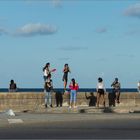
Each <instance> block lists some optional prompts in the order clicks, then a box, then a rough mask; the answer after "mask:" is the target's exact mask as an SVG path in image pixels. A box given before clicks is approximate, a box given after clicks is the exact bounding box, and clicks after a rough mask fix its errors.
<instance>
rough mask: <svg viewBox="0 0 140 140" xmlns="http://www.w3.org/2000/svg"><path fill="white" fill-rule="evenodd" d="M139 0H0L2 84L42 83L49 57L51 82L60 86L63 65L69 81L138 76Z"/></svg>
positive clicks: (90, 84) (127, 82)
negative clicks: (67, 69) (67, 68)
mask: <svg viewBox="0 0 140 140" xmlns="http://www.w3.org/2000/svg"><path fill="white" fill-rule="evenodd" d="M139 45H140V1H138V0H137V1H135V0H112V1H111V0H1V1H0V65H1V66H0V88H7V87H8V85H9V81H10V80H11V79H14V80H15V82H16V83H17V86H18V87H19V88H42V87H43V82H44V81H43V71H42V68H43V67H44V65H45V64H46V63H47V62H50V64H51V68H56V69H57V71H56V72H55V73H53V74H52V79H53V85H54V87H55V88H62V87H63V81H62V75H63V72H62V71H63V67H64V64H65V63H68V64H69V67H70V69H71V73H70V74H69V81H68V83H69V82H70V79H71V78H75V79H76V81H77V82H78V83H79V86H80V88H95V87H96V84H97V79H98V77H102V78H103V80H104V83H105V86H106V87H107V88H110V85H111V83H112V82H113V80H114V78H115V77H118V78H119V81H120V82H121V86H122V88H136V87H137V82H138V81H139V80H140V61H139V60H140V55H139V53H140V46H139Z"/></svg>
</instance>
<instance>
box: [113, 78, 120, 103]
mask: <svg viewBox="0 0 140 140" xmlns="http://www.w3.org/2000/svg"><path fill="white" fill-rule="evenodd" d="M111 87H113V92H114V93H115V94H116V102H117V103H118V104H119V103H120V90H121V84H120V82H119V80H118V78H115V81H114V82H113V83H112V84H111Z"/></svg>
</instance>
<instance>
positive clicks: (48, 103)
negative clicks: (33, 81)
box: [44, 74, 53, 108]
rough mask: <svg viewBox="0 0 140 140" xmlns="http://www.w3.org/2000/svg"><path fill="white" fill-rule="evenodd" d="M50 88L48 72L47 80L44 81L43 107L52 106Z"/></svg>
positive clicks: (51, 85) (51, 87)
mask: <svg viewBox="0 0 140 140" xmlns="http://www.w3.org/2000/svg"><path fill="white" fill-rule="evenodd" d="M52 89H53V84H52V80H51V74H48V76H47V80H46V82H45V90H44V92H45V107H46V108H47V107H53V106H52Z"/></svg>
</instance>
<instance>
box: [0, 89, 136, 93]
mask: <svg viewBox="0 0 140 140" xmlns="http://www.w3.org/2000/svg"><path fill="white" fill-rule="evenodd" d="M106 90H107V92H111V91H112V89H111V88H107V89H106ZM43 91H44V90H43V88H19V89H18V92H43ZM54 91H61V92H63V91H64V89H62V88H55V89H54ZM78 91H79V92H96V89H95V88H80V89H79V90H78ZM0 92H8V89H7V88H0ZM121 92H137V89H136V88H122V89H121Z"/></svg>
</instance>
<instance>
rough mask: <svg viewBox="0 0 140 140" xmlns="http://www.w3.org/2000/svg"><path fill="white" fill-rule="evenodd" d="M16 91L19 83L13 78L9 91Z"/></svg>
mask: <svg viewBox="0 0 140 140" xmlns="http://www.w3.org/2000/svg"><path fill="white" fill-rule="evenodd" d="M16 91H17V85H16V83H15V82H14V80H11V81H10V85H9V92H16Z"/></svg>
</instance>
